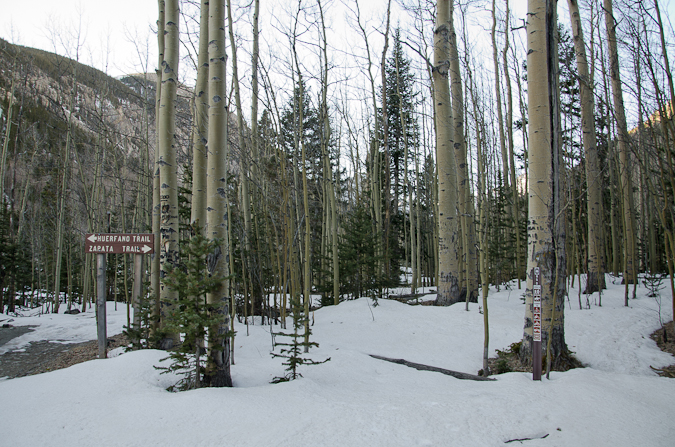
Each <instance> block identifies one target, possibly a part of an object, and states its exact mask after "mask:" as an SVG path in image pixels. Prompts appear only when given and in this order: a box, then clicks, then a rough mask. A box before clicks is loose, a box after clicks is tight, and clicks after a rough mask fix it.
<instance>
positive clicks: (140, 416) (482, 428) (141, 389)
mask: <svg viewBox="0 0 675 447" xmlns="http://www.w3.org/2000/svg"><path fill="white" fill-rule="evenodd" d="M607 279H608V286H609V289H608V290H607V291H605V292H604V293H603V296H602V307H597V306H596V305H595V304H593V303H595V302H596V301H597V294H595V295H593V296H592V297H591V303H592V306H591V308H590V309H583V310H579V306H578V301H577V298H576V297H577V295H576V294H577V290H576V289H572V290H571V291H570V295H571V299H570V304H569V305H568V306H567V307H566V309H565V328H566V338H567V343H568V345H569V347H570V349H571V350H572V351H574V352H576V355H577V357H578V358H579V359H580V360H581V361H582V362H584V363H585V364H587V365H588V367H587V368H583V369H576V370H572V371H568V372H565V373H556V372H554V373H552V374H551V379H550V380H547V379H543V380H542V381H541V382H534V381H532V376H531V374H525V373H509V374H504V375H500V376H497V381H496V382H474V381H468V380H458V379H455V378H452V377H449V376H445V375H442V374H439V373H434V372H423V371H417V370H414V369H411V368H408V367H406V366H401V365H396V364H392V363H388V362H384V361H381V360H376V359H373V358H371V357H369V356H368V354H378V355H382V356H387V357H395V358H405V359H406V360H409V361H412V362H417V363H424V364H428V365H433V366H438V367H443V368H447V369H453V370H457V371H463V372H468V373H476V371H478V369H480V368H481V365H482V358H481V353H482V345H483V315H482V314H480V313H479V306H478V305H471V308H470V311H469V312H466V311H465V310H464V304H458V305H454V306H451V307H449V308H437V307H427V306H408V305H406V304H401V303H398V302H395V301H389V300H380V303H379V306H377V307H373V306H372V303H371V302H370V300H367V299H360V300H356V301H349V302H344V303H342V304H340V305H339V306H335V307H328V308H324V309H320V310H317V311H316V312H315V313H314V326H313V331H314V333H313V336H312V338H313V340H314V341H316V342H318V343H319V344H320V347H319V348H316V349H314V350H313V353H312V356H313V357H314V358H315V359H317V360H321V359H324V358H327V357H330V358H331V360H330V361H329V362H327V363H324V364H321V365H316V366H305V367H301V369H300V372H301V373H302V374H303V376H304V378H302V379H299V380H296V381H293V382H288V383H281V384H277V385H272V384H270V383H269V382H270V381H271V380H272V379H273V378H274V377H277V376H281V375H283V373H284V368H283V366H282V365H281V359H275V358H272V357H271V356H270V354H269V352H270V350H271V348H272V341H271V336H270V333H269V327H268V326H260V325H257V326H249V328H248V329H249V335H248V336H247V335H246V332H247V331H246V328H245V327H244V326H242V325H239V326H238V327H237V330H238V335H237V338H236V350H235V360H236V364H235V365H234V366H232V374H233V379H234V383H235V387H234V388H230V389H200V390H195V391H188V392H181V393H170V392H168V391H166V390H165V389H166V388H167V387H168V386H169V385H171V384H172V383H173V382H174V381H175V378H172V377H171V376H168V375H160V374H159V371H157V370H155V369H154V368H153V366H154V365H158V364H160V363H159V360H160V359H161V358H163V357H165V356H166V353H164V352H160V351H154V350H146V351H137V352H130V353H126V354H123V355H119V356H117V357H114V358H110V359H106V360H93V361H90V362H86V363H82V364H78V365H75V366H72V367H70V368H67V369H64V370H59V371H54V372H50V373H46V374H41V375H37V376H30V377H24V378H18V379H11V380H2V381H0V402H1V405H0V445H3V446H4V445H7V446H10V445H11V446H31V447H32V446H144V447H145V446H163V447H167V446H187V445H195V446H236V447H240V446H293V447H297V446H339V447H348V446H387V447H389V446H406V447H410V446H417V445H423V446H424V445H431V446H496V445H503V444H504V443H505V442H506V441H509V440H513V439H523V438H535V439H532V440H527V441H522V444H524V445H528V446H575V447H578V446H613V447H619V446H638V445H639V446H668V447H670V446H672V445H675V423H674V422H673V411H675V380H673V379H666V378H660V377H658V376H657V375H656V374H655V373H654V372H653V371H652V370H651V369H650V366H653V367H656V368H658V367H663V366H666V365H669V364H672V363H675V358H673V357H672V356H670V355H668V354H664V353H662V352H661V351H660V350H659V349H658V348H657V346H656V344H655V343H654V342H653V341H652V340H651V339H650V338H649V334H650V333H651V332H652V331H654V330H655V329H657V328H658V327H660V322H659V311H658V308H659V306H658V303H657V301H656V300H655V299H654V298H648V297H647V296H646V291H645V289H644V288H643V287H640V288H639V289H638V298H637V299H635V300H631V301H630V306H629V307H627V308H626V307H624V306H623V286H620V285H618V284H612V283H611V278H610V277H609V276H608V278H607ZM521 294H522V291H518V290H511V291H504V290H503V289H502V291H501V292H496V291H495V290H494V289H492V290H491V294H490V297H489V315H490V346H491V348H492V349H493V350H494V349H495V348H496V349H504V348H506V347H508V346H509V345H510V344H511V343H513V342H515V341H518V340H519V339H520V338H521V335H522V324H523V316H524V305H523V304H522V301H521V300H520V296H521ZM662 295H664V297H663V302H662V309H661V318H662V319H663V321H664V322H665V321H668V320H670V319H671V318H672V315H671V310H670V309H671V304H670V297H669V293H668V289H664V290H663V291H662ZM582 299H584V301H585V297H584V296H582ZM9 318H10V317H9V316H7V315H0V320H6V319H9ZM11 324H14V325H37V327H36V328H35V329H36V330H35V332H32V333H29V334H26V335H24V336H22V337H19V338H17V339H14V340H12V341H11V342H10V343H9V344H7V345H5V348H6V350H7V349H21V348H22V346H25V344H26V343H28V342H29V341H32V340H39V339H43V340H64V341H71V342H74V341H84V340H87V339H94V338H95V337H96V327H95V319H94V318H93V314H92V313H90V312H87V313H85V314H83V315H77V316H72V315H42V316H39V317H38V316H33V317H23V318H17V317H15V318H14V321H13V322H12V323H11ZM108 324H109V328H108V331H109V334H114V333H116V332H119V331H121V328H122V325H123V324H126V310H125V308H124V306H120V307H119V309H118V311H117V312H114V311H113V310H112V303H111V304H110V305H109V313H108ZM277 329H278V328H275V330H277ZM544 436H546V437H545V438H544ZM514 444H521V442H514Z"/></svg>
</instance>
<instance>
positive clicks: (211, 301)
mask: <svg viewBox="0 0 675 447" xmlns="http://www.w3.org/2000/svg"><path fill="white" fill-rule="evenodd" d="M208 48H209V76H208V77H209V86H208V88H209V131H208V144H207V150H208V154H209V155H208V164H207V185H206V188H207V189H206V205H207V212H206V228H207V231H206V236H207V237H208V238H209V239H212V240H218V241H220V243H219V244H218V246H217V247H216V249H215V251H214V252H213V253H211V254H209V256H208V258H207V266H208V272H209V275H211V276H216V277H219V278H223V281H222V283H221V284H220V287H219V288H218V289H217V290H216V291H214V292H212V293H209V294H207V296H206V300H207V303H208V306H209V312H210V313H211V314H214V315H218V316H219V322H218V323H217V324H214V325H213V326H211V327H209V328H208V334H209V346H208V348H209V357H208V360H207V366H206V374H205V377H204V381H205V383H208V384H209V385H210V386H214V387H224V386H227V387H230V386H232V377H231V376H230V338H229V336H228V334H227V332H228V330H229V315H230V313H229V305H230V297H229V289H230V280H229V275H230V265H229V262H230V259H229V258H230V255H229V239H228V227H229V224H230V223H229V216H228V213H227V200H228V199H227V189H228V188H227V164H228V145H227V108H226V101H225V99H226V92H225V82H226V80H225V67H226V62H227V55H226V54H225V0H210V2H209V46H208Z"/></svg>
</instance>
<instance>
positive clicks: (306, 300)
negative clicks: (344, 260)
mask: <svg viewBox="0 0 675 447" xmlns="http://www.w3.org/2000/svg"><path fill="white" fill-rule="evenodd" d="M293 56H294V57H295V66H296V68H297V70H298V85H299V90H300V99H299V101H300V106H299V108H298V109H299V115H300V119H299V120H298V126H299V134H300V153H301V164H302V203H303V216H302V219H303V220H304V221H305V247H304V248H305V256H304V259H303V260H302V264H303V291H302V295H303V306H304V311H305V317H306V318H305V348H304V351H305V352H309V310H310V307H311V302H312V295H311V292H312V268H311V264H310V256H311V245H310V244H311V231H312V229H311V226H310V222H309V189H308V187H307V154H306V151H305V137H304V129H303V123H304V116H303V108H304V107H303V104H302V98H303V96H304V88H303V82H302V72H301V71H300V63H299V61H298V53H297V52H296V50H295V43H294V44H293Z"/></svg>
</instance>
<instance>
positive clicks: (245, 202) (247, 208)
mask: <svg viewBox="0 0 675 447" xmlns="http://www.w3.org/2000/svg"><path fill="white" fill-rule="evenodd" d="M227 23H228V30H229V34H230V47H231V51H232V83H233V85H234V102H235V107H236V109H237V130H238V132H237V136H238V138H239V139H238V141H239V153H240V157H239V161H240V163H241V169H240V171H239V181H240V183H241V207H242V210H241V213H242V214H243V216H244V251H243V252H242V253H241V256H242V258H243V259H242V268H243V272H244V278H243V279H244V281H245V280H246V277H247V276H250V275H251V272H250V269H251V267H252V266H251V262H250V258H251V197H250V194H249V190H248V176H249V156H248V154H247V150H246V138H245V136H244V111H243V108H242V106H241V95H240V89H239V69H238V65H237V61H238V60H237V44H236V41H235V39H234V26H233V21H232V2H231V0H227ZM249 289H250V294H251V308H252V309H253V308H254V307H255V305H256V303H255V299H254V295H253V287H250V288H249ZM247 290H248V289H247ZM244 302H248V294H245V298H244ZM251 314H253V312H251ZM254 321H255V319H254Z"/></svg>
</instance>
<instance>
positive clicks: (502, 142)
mask: <svg viewBox="0 0 675 447" xmlns="http://www.w3.org/2000/svg"><path fill="white" fill-rule="evenodd" d="M490 35H491V37H492V62H493V64H494V69H495V95H496V96H495V98H496V103H497V104H496V105H497V125H498V127H499V147H500V148H501V154H502V168H503V172H504V174H503V175H502V179H503V181H504V186H505V187H506V188H507V189H508V186H509V158H508V153H507V150H506V136H505V135H504V113H503V112H502V88H501V85H500V81H499V79H500V76H501V75H500V73H501V70H500V69H499V57H498V51H497V36H496V35H497V10H496V5H495V0H492V31H491V33H490ZM504 69H505V70H506V69H507V68H506V67H504Z"/></svg>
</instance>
